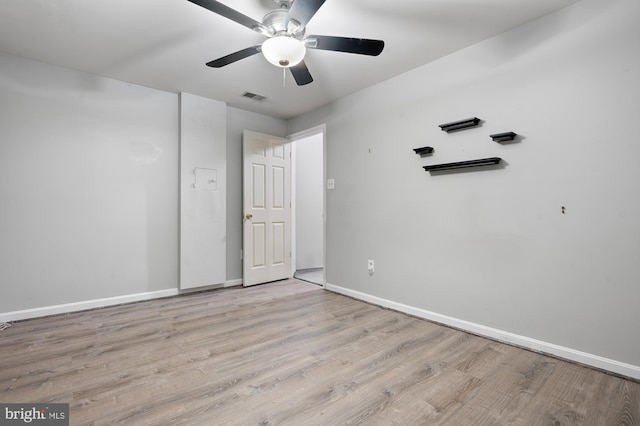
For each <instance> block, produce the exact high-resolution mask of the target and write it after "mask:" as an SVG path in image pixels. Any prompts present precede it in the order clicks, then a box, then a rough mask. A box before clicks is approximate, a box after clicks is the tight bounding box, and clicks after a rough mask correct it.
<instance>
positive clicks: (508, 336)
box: [325, 283, 640, 380]
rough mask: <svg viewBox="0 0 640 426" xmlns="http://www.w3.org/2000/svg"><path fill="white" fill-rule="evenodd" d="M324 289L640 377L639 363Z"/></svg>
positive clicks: (340, 289) (367, 296) (345, 291)
mask: <svg viewBox="0 0 640 426" xmlns="http://www.w3.org/2000/svg"><path fill="white" fill-rule="evenodd" d="M325 289H327V290H329V291H333V292H335V293H339V294H343V295H345V296H349V297H352V298H354V299H358V300H362V301H364V302H368V303H371V304H373V305H378V306H382V307H384V308H388V309H393V310H394V311H398V312H403V313H405V314H409V315H413V316H415V317H418V318H423V319H426V320H429V321H433V322H436V323H439V324H443V325H446V326H450V327H453V328H456V329H459V330H463V331H467V332H469V333H472V334H476V335H479V336H483V337H487V338H489V339H493V340H497V341H500V342H503V343H507V344H510V345H515V346H520V347H523V348H526V349H530V350H533V351H535V352H540V353H544V354H548V355H551V356H555V357H558V358H562V359H566V360H568V361H574V362H577V363H580V364H584V365H588V366H591V367H594V368H597V369H600V370H606V371H609V372H611V373H615V374H619V375H622V376H625V377H630V378H633V379H636V380H639V379H640V366H636V365H631V364H626V363H623V362H619V361H616V360H612V359H608V358H603V357H601V356H598V355H593V354H590V353H586V352H581V351H577V350H574V349H571V348H566V347H563V346H559V345H555V344H553V343H548V342H543V341H541V340H536V339H532V338H529V337H526V336H520V335H518V334H514V333H510V332H507V331H503V330H498V329H495V328H491V327H486V326H483V325H480V324H476V323H472V322H469V321H464V320H460V319H457V318H453V317H449V316H446V315H441V314H437V313H435V312H430V311H427V310H425V309H420V308H415V307H413V306H409V305H405V304H402V303H397V302H393V301H391V300H387V299H383V298H380V297H376V296H372V295H370V294H366V293H361V292H359V291H355V290H351V289H348V288H344V287H340V286H337V285H333V284H329V283H327V284H326V285H325Z"/></svg>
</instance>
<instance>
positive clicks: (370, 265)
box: [367, 259, 375, 275]
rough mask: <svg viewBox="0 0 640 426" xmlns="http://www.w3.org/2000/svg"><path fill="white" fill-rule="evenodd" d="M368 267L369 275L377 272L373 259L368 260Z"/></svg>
mask: <svg viewBox="0 0 640 426" xmlns="http://www.w3.org/2000/svg"><path fill="white" fill-rule="evenodd" d="M367 269H368V270H369V275H373V273H374V272H375V264H374V262H373V260H371V259H369V260H367Z"/></svg>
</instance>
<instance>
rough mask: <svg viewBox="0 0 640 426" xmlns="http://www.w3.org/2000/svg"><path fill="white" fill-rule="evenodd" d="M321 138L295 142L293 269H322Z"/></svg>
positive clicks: (315, 137)
mask: <svg viewBox="0 0 640 426" xmlns="http://www.w3.org/2000/svg"><path fill="white" fill-rule="evenodd" d="M323 139H324V137H323V135H322V133H319V134H315V135H312V136H308V137H304V138H301V139H296V140H295V142H294V158H295V208H296V211H295V220H296V221H295V227H296V232H295V238H296V242H295V243H296V246H295V247H296V249H295V250H296V270H301V269H311V268H320V267H322V266H324V265H323V241H322V238H323V236H322V235H323V231H324V219H323V217H322V215H323V211H324V206H323V196H324V194H323V191H324V184H323V182H324V175H323V169H324V159H323V150H324V147H323Z"/></svg>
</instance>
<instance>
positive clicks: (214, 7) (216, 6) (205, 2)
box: [188, 0, 269, 34]
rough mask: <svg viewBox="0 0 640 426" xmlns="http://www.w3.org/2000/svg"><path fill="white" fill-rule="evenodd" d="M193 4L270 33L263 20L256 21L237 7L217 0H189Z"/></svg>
mask: <svg viewBox="0 0 640 426" xmlns="http://www.w3.org/2000/svg"><path fill="white" fill-rule="evenodd" d="M188 1H190V2H191V3H193V4H197V5H198V6H202V7H204V8H205V9H207V10H210V11H212V12H213V13H217V14H218V15H220V16H224V17H225V18H227V19H230V20H232V21H234V22H237V23H238V24H240V25H244V26H245V27H247V28H249V29H251V30H253V31H257V32H259V33H261V34H265V33H269V30H268V29H267V28H266V27H265V26H264V25H262V23H261V22H258V21H256V20H255V19H253V18H250V17H248V16H247V15H244V14H242V13H240V12H238V11H237V10H235V9H232V8H230V7H229V6H226V5H224V4H222V3H220V2H218V1H216V0H188Z"/></svg>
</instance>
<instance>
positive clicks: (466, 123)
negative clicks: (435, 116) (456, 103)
mask: <svg viewBox="0 0 640 426" xmlns="http://www.w3.org/2000/svg"><path fill="white" fill-rule="evenodd" d="M478 124H480V119H479V118H478V117H473V118H467V119H466V120H460V121H454V122H451V123H446V124H440V125H439V126H440V129H442V131H443V132H447V133H451V132H455V131H457V130H463V129H467V128H469V127H475V126H477V125H478Z"/></svg>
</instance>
